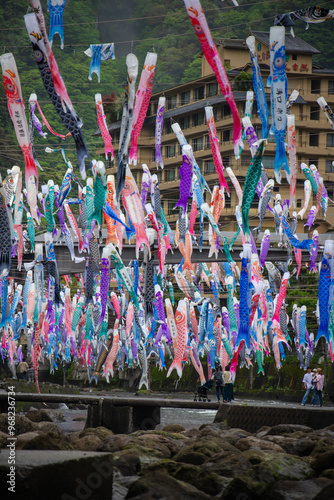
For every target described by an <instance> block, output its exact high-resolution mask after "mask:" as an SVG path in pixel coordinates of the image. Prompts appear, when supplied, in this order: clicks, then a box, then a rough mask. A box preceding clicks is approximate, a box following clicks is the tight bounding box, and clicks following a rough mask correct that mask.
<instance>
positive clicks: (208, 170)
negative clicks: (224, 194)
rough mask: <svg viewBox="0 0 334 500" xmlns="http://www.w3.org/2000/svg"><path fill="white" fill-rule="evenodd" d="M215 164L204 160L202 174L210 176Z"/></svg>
mask: <svg viewBox="0 0 334 500" xmlns="http://www.w3.org/2000/svg"><path fill="white" fill-rule="evenodd" d="M215 171H216V169H215V164H214V163H213V160H206V161H205V162H204V173H205V174H210V173H212V172H215Z"/></svg>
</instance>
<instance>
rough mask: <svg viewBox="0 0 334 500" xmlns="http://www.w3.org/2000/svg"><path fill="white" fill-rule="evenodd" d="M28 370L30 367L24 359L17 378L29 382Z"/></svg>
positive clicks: (18, 369)
mask: <svg viewBox="0 0 334 500" xmlns="http://www.w3.org/2000/svg"><path fill="white" fill-rule="evenodd" d="M28 368H29V365H28V363H27V362H26V361H25V360H24V359H23V360H22V361H21V363H19V364H18V365H17V376H18V379H19V380H27V370H28Z"/></svg>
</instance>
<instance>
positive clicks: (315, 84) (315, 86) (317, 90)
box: [311, 80, 320, 94]
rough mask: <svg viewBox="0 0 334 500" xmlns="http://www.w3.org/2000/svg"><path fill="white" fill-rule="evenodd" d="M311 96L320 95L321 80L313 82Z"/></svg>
mask: <svg viewBox="0 0 334 500" xmlns="http://www.w3.org/2000/svg"><path fill="white" fill-rule="evenodd" d="M311 94H320V80H311Z"/></svg>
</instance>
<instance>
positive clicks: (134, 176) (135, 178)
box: [132, 172, 138, 182]
mask: <svg viewBox="0 0 334 500" xmlns="http://www.w3.org/2000/svg"><path fill="white" fill-rule="evenodd" d="M132 175H133V178H134V180H135V181H136V182H137V179H138V172H132Z"/></svg>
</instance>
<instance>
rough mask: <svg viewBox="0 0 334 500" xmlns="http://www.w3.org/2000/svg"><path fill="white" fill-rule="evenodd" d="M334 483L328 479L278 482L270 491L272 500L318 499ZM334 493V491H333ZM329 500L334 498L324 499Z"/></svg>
mask: <svg viewBox="0 0 334 500" xmlns="http://www.w3.org/2000/svg"><path fill="white" fill-rule="evenodd" d="M333 485H334V483H333V482H332V481H330V480H329V479H326V478H314V479H307V480H306V481H277V482H276V483H275V484H274V485H273V487H272V488H271V490H270V500H291V499H293V500H305V499H309V498H312V499H314V498H317V495H318V494H321V492H324V491H326V488H327V487H328V486H333ZM332 491H334V490H332ZM325 498H326V500H328V499H329V498H333V497H329V496H327V497H323V499H324V500H325Z"/></svg>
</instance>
